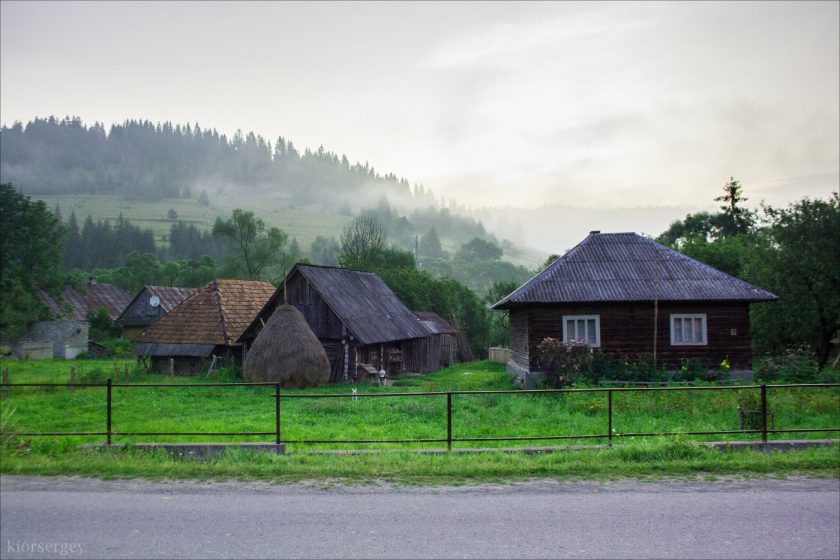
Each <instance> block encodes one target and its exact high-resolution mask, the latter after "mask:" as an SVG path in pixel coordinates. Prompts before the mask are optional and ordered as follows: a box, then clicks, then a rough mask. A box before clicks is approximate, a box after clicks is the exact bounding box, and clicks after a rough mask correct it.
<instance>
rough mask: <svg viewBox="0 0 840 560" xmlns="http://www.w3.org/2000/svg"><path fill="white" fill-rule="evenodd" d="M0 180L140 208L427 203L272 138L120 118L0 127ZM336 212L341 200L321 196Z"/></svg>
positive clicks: (398, 183)
mask: <svg viewBox="0 0 840 560" xmlns="http://www.w3.org/2000/svg"><path fill="white" fill-rule="evenodd" d="M0 140H2V144H3V150H2V152H0V177H2V181H3V182H11V183H13V184H14V185H15V187H16V188H18V189H19V190H21V191H22V192H25V193H27V194H41V195H45V194H79V193H88V194H120V195H124V196H128V197H136V198H142V199H147V200H158V199H162V198H190V199H197V200H198V201H199V202H200V203H201V204H204V205H207V204H209V199H210V196H211V194H208V192H207V190H206V188H201V187H200V186H201V185H203V184H210V185H222V186H232V187H233V188H234V189H241V190H245V191H247V192H257V191H263V190H266V189H271V190H272V191H273V192H279V193H283V194H285V195H287V196H288V197H289V198H290V199H294V200H297V201H300V202H306V201H316V200H317V201H319V202H324V200H325V199H324V198H323V197H322V196H321V195H322V193H324V192H327V191H329V192H333V193H335V192H346V193H348V194H350V193H353V192H355V191H359V190H361V189H363V188H364V189H367V190H371V189H373V190H378V191H379V192H380V194H385V193H387V194H389V195H390V196H393V197H400V198H404V199H412V200H413V201H415V202H416V203H418V204H421V205H426V204H435V199H434V195H433V194H432V193H431V191H428V190H426V189H425V188H424V187H423V186H422V185H414V186H413V187H412V186H411V185H410V184H409V182H408V181H407V180H406V179H405V178H398V177H397V176H396V175H394V174H393V173H386V174H384V175H383V174H379V173H377V172H376V170H375V169H374V168H373V167H371V166H370V165H369V164H368V163H367V162H365V163H364V164H362V163H358V162H356V163H351V162H350V161H349V159H348V158H347V156H345V155H342V156H339V155H338V154H335V153H333V152H330V151H327V150H325V149H324V147H323V146H321V147H319V148H318V149H317V150H315V151H313V150H310V149H308V148H307V149H305V150H304V151H303V152H302V153H301V152H300V151H298V149H297V148H296V147H295V145H294V144H293V143H292V142H291V141H289V140H286V139H285V138H283V137H282V136H280V137H278V138H277V139H276V140H274V141H270V140H266V139H264V138H262V137H261V136H258V135H255V134H254V133H253V132H249V133H243V132H242V131H237V132H236V133H235V134H234V135H233V136H232V137H231V138H228V137H227V136H226V135H224V134H220V133H219V132H217V131H216V130H215V129H202V128H201V127H200V126H199V125H198V124H195V125H192V126H191V125H189V124H187V125H184V126H182V125H173V124H172V123H170V122H165V123H157V124H156V123H152V122H150V121H148V120H127V121H125V122H123V123H122V124H115V125H113V126H111V127H110V129H108V131H107V132H106V130H105V127H104V126H103V125H102V124H100V123H94V124H93V125H90V126H88V125H85V124H84V123H83V122H82V121H81V119H80V118H78V117H66V118H63V119H58V118H56V117H54V116H51V117H47V118H36V119H34V120H32V121H30V122H28V123H26V124H25V125H24V124H22V123H14V124H13V125H12V126H8V127H6V126H4V127H2V128H0ZM329 200H335V204H336V206H337V207H338V206H339V205H340V204H342V202H343V201H342V200H341V199H339V198H336V197H331V198H330V199H329Z"/></svg>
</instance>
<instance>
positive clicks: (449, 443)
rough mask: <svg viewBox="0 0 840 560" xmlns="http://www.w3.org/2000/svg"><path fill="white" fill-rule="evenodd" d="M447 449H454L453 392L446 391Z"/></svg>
mask: <svg viewBox="0 0 840 560" xmlns="http://www.w3.org/2000/svg"><path fill="white" fill-rule="evenodd" d="M446 450H447V451H452V393H451V392H447V393H446Z"/></svg>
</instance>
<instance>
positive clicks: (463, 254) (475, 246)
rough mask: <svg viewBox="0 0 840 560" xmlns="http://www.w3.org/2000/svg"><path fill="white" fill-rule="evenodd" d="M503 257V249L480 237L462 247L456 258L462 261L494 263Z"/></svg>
mask: <svg viewBox="0 0 840 560" xmlns="http://www.w3.org/2000/svg"><path fill="white" fill-rule="evenodd" d="M501 257H502V249H501V248H500V247H499V246H498V245H496V244H494V243H490V242H489V241H485V240H483V239H481V238H480V237H473V238H472V239H471V240H470V241H469V242H467V243H464V244H463V245H461V248H460V249H458V252H457V253H455V258H456V259H457V260H460V261H465V262H472V261H492V260H496V259H499V258H501Z"/></svg>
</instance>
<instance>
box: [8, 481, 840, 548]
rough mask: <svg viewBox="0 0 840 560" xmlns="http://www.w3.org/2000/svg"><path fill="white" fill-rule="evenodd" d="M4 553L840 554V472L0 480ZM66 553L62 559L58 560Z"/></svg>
mask: <svg viewBox="0 0 840 560" xmlns="http://www.w3.org/2000/svg"><path fill="white" fill-rule="evenodd" d="M0 547H2V548H0V557H1V558H832V559H837V558H840V481H838V480H818V479H790V480H758V481H718V482H708V483H685V482H630V481H625V482H612V483H606V484H599V483H564V482H554V481H533V482H528V483H521V484H512V485H482V486H471V487H454V488H449V487H447V488H444V487H424V488H402V487H390V486H356V487H345V486H339V487H335V488H324V487H320V486H315V485H300V484H296V485H271V484H268V483H235V482H224V483H202V482H165V483H150V482H145V481H98V480H88V479H72V478H20V477H2V478H1V479H0ZM62 553H63V554H62Z"/></svg>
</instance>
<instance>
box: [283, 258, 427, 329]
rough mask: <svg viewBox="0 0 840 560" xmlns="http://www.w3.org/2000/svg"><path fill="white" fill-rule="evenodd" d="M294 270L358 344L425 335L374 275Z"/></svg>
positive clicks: (326, 269) (342, 270)
mask: <svg viewBox="0 0 840 560" xmlns="http://www.w3.org/2000/svg"><path fill="white" fill-rule="evenodd" d="M295 269H297V271H298V272H300V274H302V275H303V276H304V278H306V279H307V280H308V281H309V283H310V284H311V285H312V287H313V288H315V290H316V291H317V292H318V293H319V294H320V295H321V297H322V298H323V299H324V301H325V302H326V303H327V305H329V306H330V309H332V310H333V313H335V314H336V315H337V316H338V318H339V319H340V320H341V321H342V322H343V323H344V325H345V326H346V327H347V329H348V330H349V331H350V332H351V333H353V336H355V337H356V340H358V341H359V342H361V343H362V344H376V343H380V342H390V341H392V340H407V339H410V338H423V337H426V336H428V335H429V333H428V332H427V331H426V329H425V328H424V327H423V325H422V324H421V323H420V321H419V320H418V319H417V317H415V316H414V314H412V313H411V311H409V310H408V308H406V306H405V305H403V303H402V302H401V301H400V300H399V298H397V296H396V295H395V294H394V292H392V291H391V288H389V287H388V286H387V285H386V284H385V282H383V281H382V278H380V277H379V275H377V274H376V273H374V272H362V271H359V270H348V269H346V268H334V267H327V266H311V265H301V264H299V265H296V266H295ZM292 272H294V269H293V270H292Z"/></svg>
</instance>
